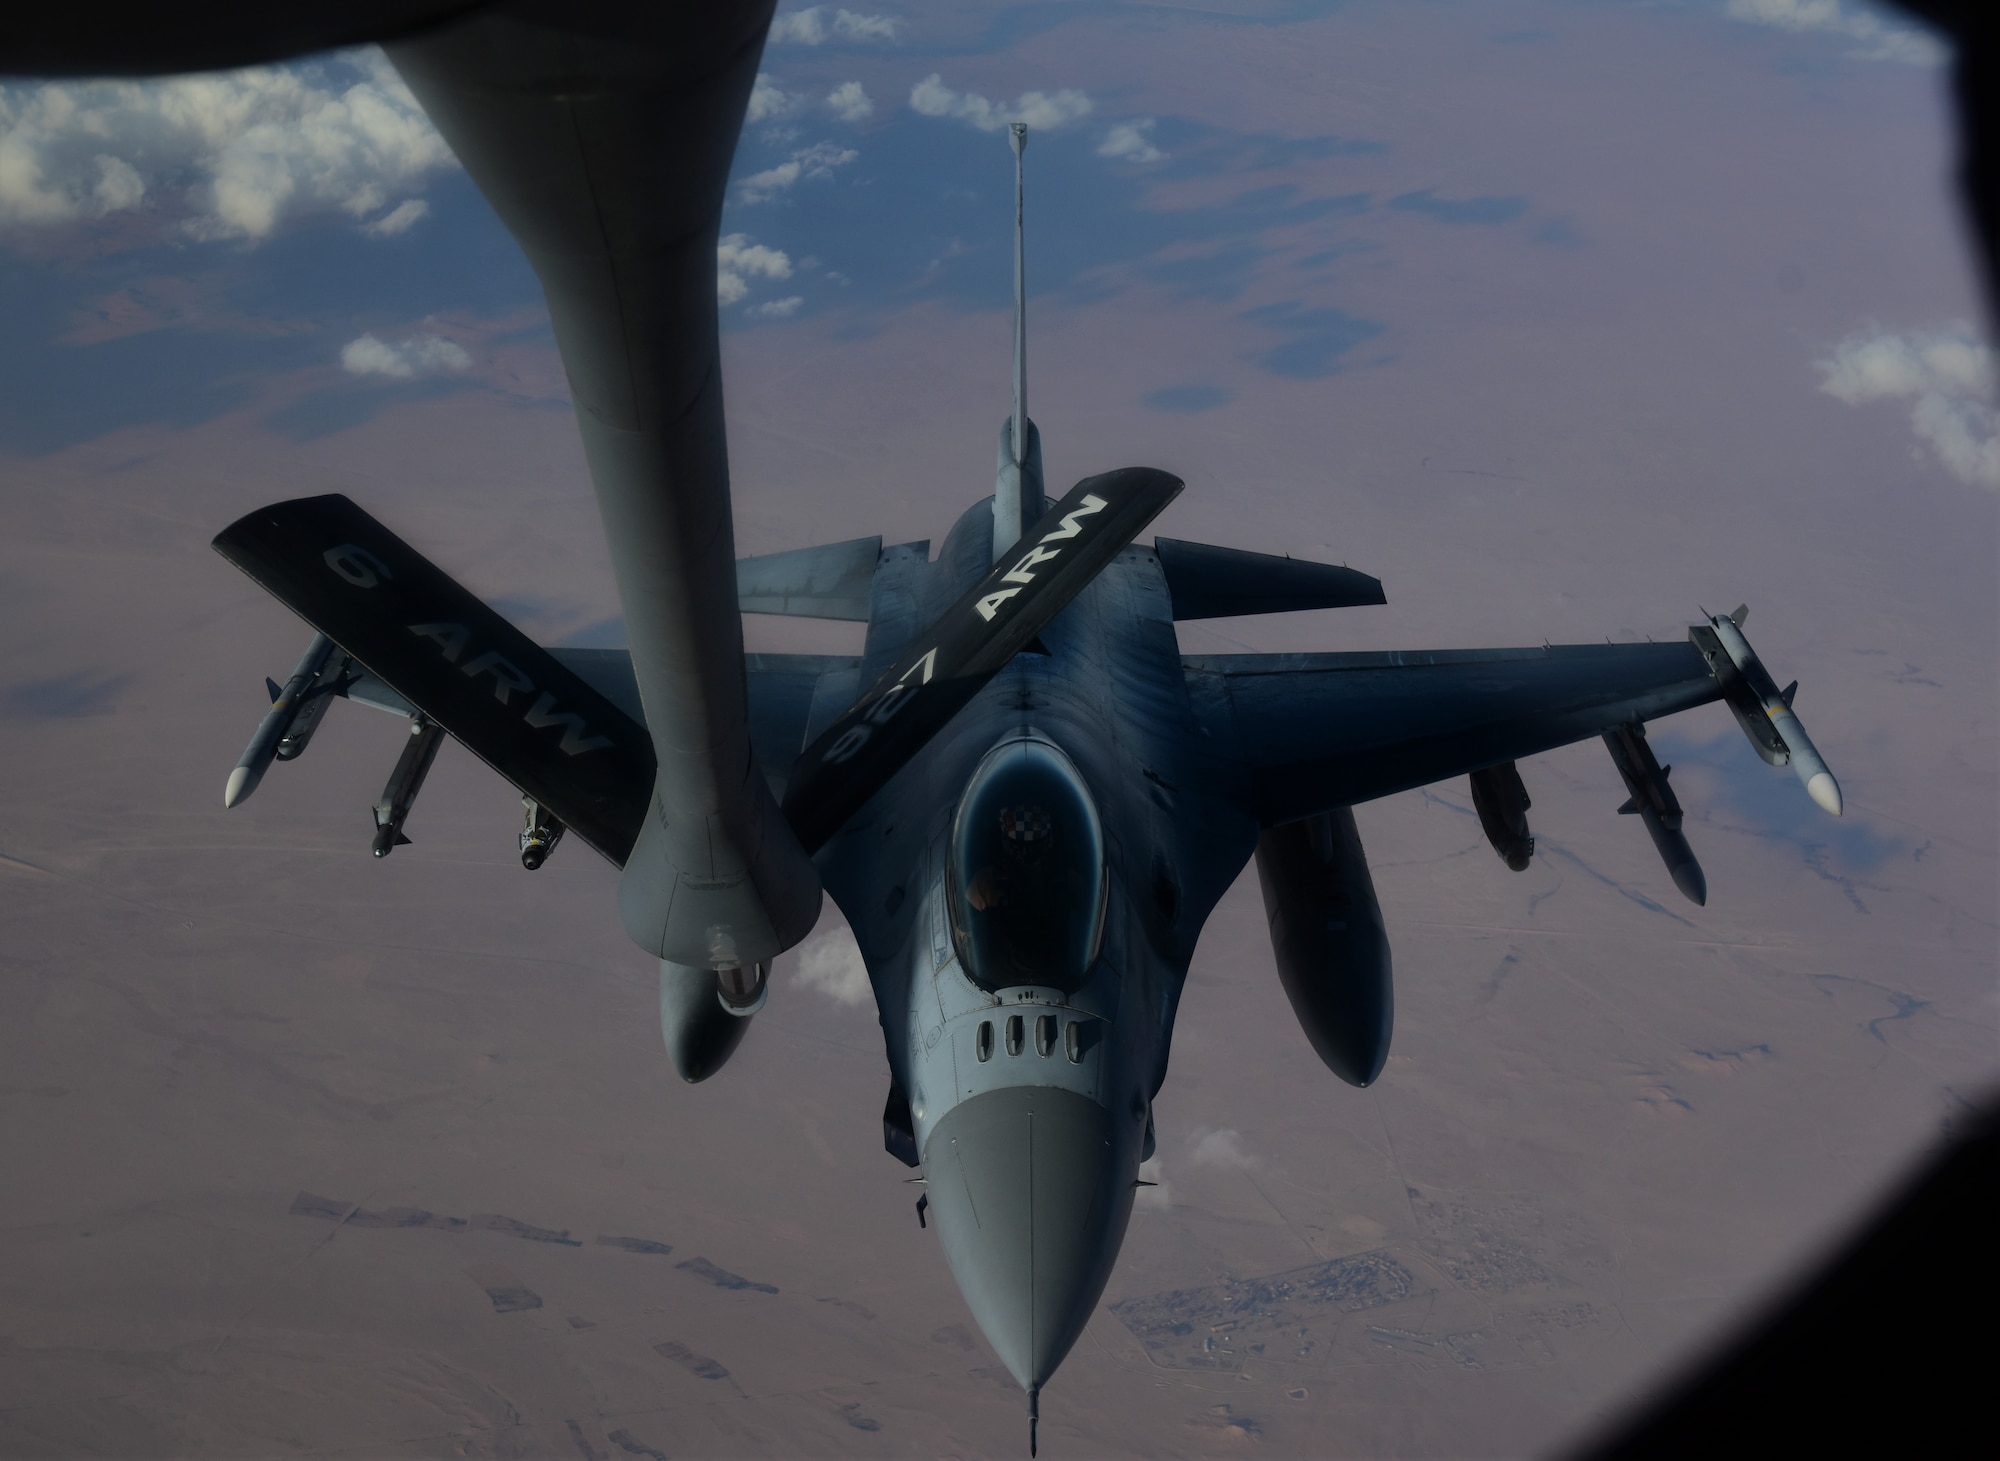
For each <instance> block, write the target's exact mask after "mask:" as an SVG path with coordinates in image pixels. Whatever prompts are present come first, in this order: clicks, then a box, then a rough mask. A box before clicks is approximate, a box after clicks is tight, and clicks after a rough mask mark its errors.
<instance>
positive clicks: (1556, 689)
mask: <svg viewBox="0 0 2000 1461" xmlns="http://www.w3.org/2000/svg"><path fill="white" fill-rule="evenodd" d="M1182 666H1183V668H1184V671H1185V673H1186V676H1187V683H1188V690H1189V694H1190V698H1191V700H1192V702H1193V707H1194V711H1195V714H1196V717H1197V720H1198V722H1199V724H1200V726H1201V728H1202V730H1203V731H1205V732H1206V733H1207V735H1208V736H1209V737H1210V738H1211V742H1210V743H1211V744H1213V745H1215V746H1216V747H1217V749H1218V750H1220V751H1221V752H1222V753H1223V755H1224V756H1225V758H1226V759H1229V760H1233V761H1235V762H1236V764H1237V765H1239V766H1240V767H1241V768H1242V771H1243V773H1244V775H1245V777H1246V780H1247V786H1246V787H1245V788H1244V791H1245V794H1246V795H1247V797H1248V799H1249V803H1250V806H1251V808H1252V810H1253V811H1254V813H1255V815H1256V817H1257V820H1258V821H1259V823H1261V824H1262V825H1264V826H1266V827H1272V826H1277V825H1280V824H1282V823H1285V822H1292V821H1297V820H1298V819H1299V818H1302V817H1308V816H1312V815H1314V814H1316V813H1319V812H1323V811H1326V810H1327V809H1329V808H1331V807H1338V806H1351V805H1353V804H1354V803H1356V802H1364V801H1369V800H1372V799H1373V798H1375V797H1380V796H1387V795H1389V794H1390V793H1392V792H1398V791H1408V790H1410V789H1412V788H1414V787H1419V786H1425V785H1428V784H1429V783H1431V782H1434V781H1443V780H1445V779H1447V778H1449V777H1454V776H1463V775H1465V774H1467V773H1469V772H1473V771H1479V770H1483V769H1484V768H1486V767H1488V766H1494V765H1498V764H1499V763H1501V762H1505V761H1514V760H1518V759H1520V758H1521V757H1524V756H1532V755H1535V754H1536V753H1538V752H1541V751H1547V750H1551V749H1553V748H1555V747H1557V746H1564V745H1568V744H1569V743H1570V742H1572V741H1581V740H1587V739H1589V738H1591V737H1593V736H1597V735H1600V734H1602V733H1603V732H1605V731H1607V730H1610V729H1612V728H1613V727H1615V726H1620V725H1626V724H1629V723H1631V722H1633V721H1640V722H1643V721H1648V720H1655V719H1657V718H1659V717H1660V716H1663V715H1672V714H1674V713H1675V712H1676V711H1681V710H1689V709H1692V708H1693V707H1694V706H1697V705H1705V704H1707V703H1708V702H1709V701H1711V700H1720V699H1722V698H1723V694H1724V688H1723V685H1722V684H1721V682H1720V681H1719V680H1718V679H1717V675H1716V673H1715V672H1714V671H1712V670H1711V669H1710V661H1709V660H1708V659H1707V658H1705V657H1704V655H1703V652H1702V650H1701V649H1700V648H1698V647H1697V646H1696V644H1695V643H1693V642H1690V641H1686V640H1683V641H1681V642H1679V643H1669V644H1562V645H1551V646H1544V647H1542V648H1538V649H1453V650H1414V651H1413V650H1391V651H1387V652H1383V653H1357V654H1240V655H1189V656H1186V657H1184V658H1183V659H1182Z"/></svg>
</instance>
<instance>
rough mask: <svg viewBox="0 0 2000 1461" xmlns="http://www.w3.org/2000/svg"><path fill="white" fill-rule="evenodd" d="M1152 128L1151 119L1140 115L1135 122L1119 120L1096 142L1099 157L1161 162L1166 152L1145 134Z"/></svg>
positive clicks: (1126, 160) (1164, 158) (1127, 160)
mask: <svg viewBox="0 0 2000 1461" xmlns="http://www.w3.org/2000/svg"><path fill="white" fill-rule="evenodd" d="M1152 130H1153V119H1152V118H1151V117H1141V118H1139V119H1138V120H1137V121H1135V122H1120V123H1119V124H1118V125H1117V126H1115V127H1113V128H1112V129H1111V130H1110V131H1109V132H1106V133H1105V134H1104V140H1103V141H1102V142H1101V143H1099V144H1098V147H1097V155H1098V156H1099V157H1115V158H1118V159H1120V160H1121V161H1124V162H1163V161H1165V160H1166V156H1167V154H1166V153H1164V152H1162V151H1160V149H1159V148H1157V147H1155V146H1154V145H1153V139H1152V138H1150V137H1148V136H1147V135H1146V134H1147V133H1148V132H1150V131H1152Z"/></svg>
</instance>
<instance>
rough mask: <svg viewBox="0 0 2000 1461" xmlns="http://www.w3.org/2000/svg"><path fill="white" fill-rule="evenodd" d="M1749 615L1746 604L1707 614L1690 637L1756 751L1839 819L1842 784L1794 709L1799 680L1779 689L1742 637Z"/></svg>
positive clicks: (1689, 633)
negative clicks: (1788, 769) (1793, 775)
mask: <svg viewBox="0 0 2000 1461" xmlns="http://www.w3.org/2000/svg"><path fill="white" fill-rule="evenodd" d="M1703 612H1704V613H1707V611H1706V610H1703ZM1749 617H1750V610H1749V607H1748V606H1747V605H1746V606H1742V607H1739V608H1738V609H1737V610H1736V612H1735V613H1733V614H1710V615H1709V618H1708V624H1709V627H1708V628H1706V629H1704V628H1703V627H1702V626H1701V625H1699V624H1697V625H1696V626H1694V627H1693V628H1692V629H1690V630H1689V631H1688V637H1689V638H1690V639H1692V640H1693V641H1694V643H1695V646H1696V648H1698V649H1700V650H1701V652H1702V655H1703V657H1704V658H1705V659H1707V661H1708V664H1709V668H1710V669H1711V670H1712V671H1714V673H1715V678H1716V680H1717V682H1718V683H1719V684H1720V685H1721V686H1722V698H1723V700H1724V702H1725V703H1727V704H1728V706H1729V708H1730V710H1731V712H1733V713H1734V714H1735V716H1736V723H1737V724H1738V725H1740V726H1742V727H1743V733H1744V734H1745V735H1747V736H1748V737H1750V744H1751V745H1753V746H1755V747H1756V748H1757V754H1758V755H1760V756H1762V757H1763V758H1764V759H1765V760H1766V761H1767V762H1769V763H1770V764H1771V765H1773V766H1785V765H1789V766H1790V767H1791V768H1792V770H1793V771H1794V772H1796V773H1797V774H1798V778H1799V780H1800V781H1802V782H1804V783H1805V788H1806V794H1807V795H1808V796H1810V797H1811V798H1812V799H1813V800H1814V801H1816V802H1818V803H1819V804H1820V805H1821V806H1822V807H1824V808H1826V810H1827V811H1829V812H1832V813H1833V814H1834V815H1835V816H1836V817H1837V816H1839V815H1840V811H1841V800H1840V783H1839V782H1837V781H1835V780H1834V779H1833V773H1832V772H1831V771H1829V770H1827V769H1826V762H1825V761H1824V760H1822V759H1821V758H1820V754H1819V748H1818V747H1817V746H1815V745H1813V743H1812V738H1811V737H1810V736H1808V735H1807V734H1806V728H1805V727H1804V726H1802V725H1800V724H1799V718H1798V716H1796V715H1794V714H1793V713H1792V695H1793V694H1794V693H1795V692H1796V691H1797V690H1798V688H1799V684H1798V681H1796V680H1794V681H1792V683H1791V684H1789V685H1787V686H1786V687H1785V688H1784V689H1782V690H1780V689H1779V688H1778V686H1777V682H1776V681H1774V680H1773V679H1772V678H1771V674H1770V671H1768V670H1766V669H1765V668H1764V662H1763V661H1762V660H1760V659H1758V658H1757V651H1755V650H1754V649H1752V648H1751V647H1750V641H1749V640H1747V639H1745V638H1744V637H1743V621H1744V620H1745V619H1747V618H1749Z"/></svg>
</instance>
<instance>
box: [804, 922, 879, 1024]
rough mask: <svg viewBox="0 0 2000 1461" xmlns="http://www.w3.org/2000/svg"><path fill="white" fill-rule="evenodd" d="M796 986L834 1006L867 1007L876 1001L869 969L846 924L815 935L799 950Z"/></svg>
mask: <svg viewBox="0 0 2000 1461" xmlns="http://www.w3.org/2000/svg"><path fill="white" fill-rule="evenodd" d="M799 983H801V984H803V985H805V987H806V988H808V989H814V990H818V991H819V992H820V993H821V994H823V995H825V996H826V997H827V998H828V999H830V1000H832V1001H833V1002H834V1003H835V1004H866V1003H868V1001H869V1000H871V999H873V998H874V997H875V991H874V988H873V987H872V986H871V985H870V984H869V983H868V966H867V965H866V964H864V963H862V962H861V949H860V947H859V946H858V945H857V944H856V943H855V942H854V934H853V932H852V931H851V930H850V929H849V928H848V927H847V925H846V924H841V925H840V926H838V927H837V928H829V929H828V930H826V932H824V933H816V934H814V935H813V936H812V937H811V938H809V939H807V940H806V941H805V942H804V943H803V944H801V945H800V946H799Z"/></svg>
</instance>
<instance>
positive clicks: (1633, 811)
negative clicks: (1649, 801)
mask: <svg viewBox="0 0 2000 1461" xmlns="http://www.w3.org/2000/svg"><path fill="white" fill-rule="evenodd" d="M1618 815H1619V816H1621V817H1636V816H1638V815H1639V798H1637V797H1636V796H1628V797H1626V798H1625V805H1624V806H1622V807H1620V808H1619V809H1618Z"/></svg>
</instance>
